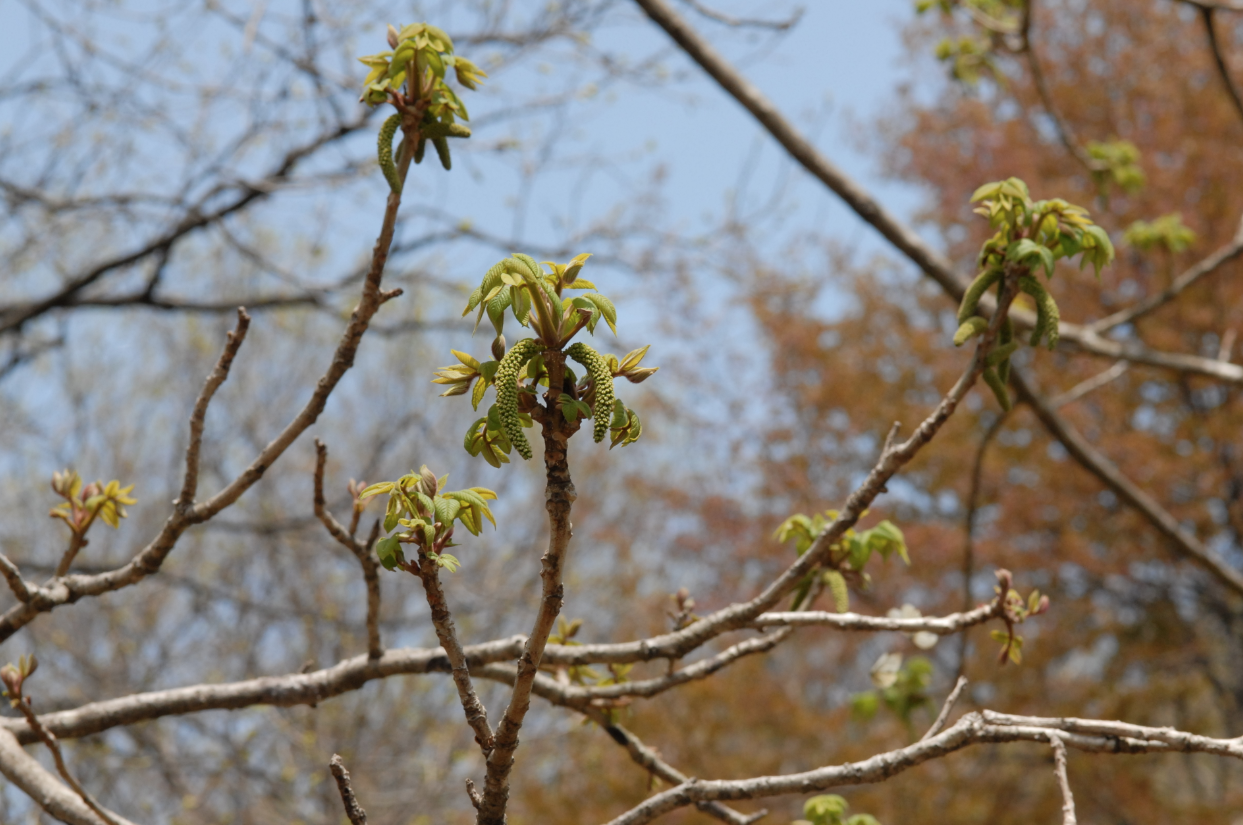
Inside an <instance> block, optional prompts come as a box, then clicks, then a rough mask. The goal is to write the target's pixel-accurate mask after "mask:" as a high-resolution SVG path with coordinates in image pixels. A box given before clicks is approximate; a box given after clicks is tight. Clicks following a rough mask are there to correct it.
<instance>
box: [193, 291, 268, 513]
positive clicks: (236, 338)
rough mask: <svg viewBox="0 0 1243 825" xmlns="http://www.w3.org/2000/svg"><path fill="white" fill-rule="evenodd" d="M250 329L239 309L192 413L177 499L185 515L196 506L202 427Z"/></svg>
mask: <svg viewBox="0 0 1243 825" xmlns="http://www.w3.org/2000/svg"><path fill="white" fill-rule="evenodd" d="M248 329H250V315H248V314H247V313H246V309H245V308H244V307H238V308H237V327H236V328H235V329H234V330H233V331H232V332H230V333H229V334H228V336H227V338H226V341H225V345H224V351H223V352H221V353H220V360H219V361H217V362H216V368H215V369H214V370H212V372H211V375H209V376H207V381H205V382H204V383H203V389H202V390H201V391H200V392H199V397H198V400H197V401H195V402H194V411H193V412H192V413H190V443H189V444H188V445H186V474H185V479H184V480H183V481H182V483H181V495H179V496H178V497H177V508H178V509H179V510H181V511H182V512H185V511H188V510H189V509H190V508H191V507H193V506H194V495H195V493H197V492H198V486H199V451H200V450H201V449H202V447H203V425H204V420H205V419H206V418H207V407H208V406H209V405H210V404H211V400H212V397H213V396H215V394H216V390H218V389H220V385H221V384H223V383H224V382H225V380H227V379H228V377H229V368H230V367H232V366H233V359H234V357H236V356H237V351H238V350H239V349H241V348H242V342H243V341H245V340H246V331H247V330H248Z"/></svg>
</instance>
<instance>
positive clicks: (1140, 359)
mask: <svg viewBox="0 0 1243 825" xmlns="http://www.w3.org/2000/svg"><path fill="white" fill-rule="evenodd" d="M635 2H636V3H637V4H638V5H639V6H640V7H641V8H642V9H643V10H644V11H645V12H647V14H648V16H650V17H651V18H652V19H653V20H654V21H655V22H656V23H657V24H658V25H660V27H661V28H663V29H664V30H665V31H666V32H667V33H668V34H669V36H670V37H672V38H673V40H674V41H675V42H676V43H677V44H678V45H679V46H681V47H682V49H683V50H685V51H686V53H687V54H688V55H689V56H690V57H691V58H692V59H694V60H695V62H696V63H698V64H699V65H700V66H701V67H702V68H703V69H704V71H706V72H707V73H708V74H709V75H710V76H711V77H712V78H713V79H714V80H716V81H717V83H719V84H720V85H721V88H723V89H724V90H725V91H726V92H727V93H729V94H730V95H731V96H732V97H733V98H734V99H735V100H737V101H738V102H739V103H740V104H742V106H743V107H745V108H746V109H747V111H749V112H750V113H751V114H752V115H753V116H754V117H755V119H756V120H757V121H759V123H760V125H762V126H763V127H764V128H765V129H766V130H768V133H769V134H770V135H772V136H773V138H774V139H775V140H776V141H777V142H778V143H780V144H781V145H782V147H784V148H785V150H786V151H787V152H789V153H790V156H791V157H792V158H794V160H796V161H798V163H799V164H801V165H802V166H803V168H804V169H806V170H807V171H808V172H810V173H811V174H812V175H813V176H814V177H815V178H816V179H818V180H819V181H821V182H822V183H823V184H824V185H825V186H827V187H828V188H829V189H830V190H832V191H833V192H835V193H836V194H837V195H838V196H839V197H840V198H841V199H842V200H844V201H845V202H846V204H847V205H848V206H849V207H850V208H851V209H853V210H854V211H855V213H856V214H858V215H859V217H861V218H862V219H863V220H865V221H867V222H868V223H869V224H871V225H872V226H873V227H874V228H875V229H876V230H877V231H878V232H880V234H881V235H882V236H883V237H884V238H885V239H886V240H888V241H889V242H890V243H892V244H893V245H894V247H896V248H897V249H898V251H899V252H901V253H902V254H904V255H905V256H906V257H907V258H909V259H910V260H911V261H912V262H913V263H914V264H915V265H916V266H918V267H919V268H920V269H921V270H923V271H924V273H925V274H926V275H928V277H930V278H932V279H933V280H934V281H936V282H937V283H938V284H939V285H940V286H941V288H942V289H943V290H944V291H945V292H946V294H947V295H949V296H950V297H951V298H953V299H954V300H960V299H961V298H962V295H963V292H964V291H965V290H966V287H967V281H966V279H965V278H963V277H962V276H960V275H959V274H958V273H957V272H955V271H954V267H953V265H952V264H951V263H950V262H949V260H947V259H946V258H945V256H944V255H942V254H941V253H940V252H938V251H936V250H935V249H933V248H932V247H931V246H929V245H928V244H927V243H926V242H925V241H924V240H923V239H922V238H920V237H919V235H918V234H917V233H916V232H915V231H914V230H913V229H911V228H910V227H909V226H907V225H906V224H904V223H902V222H901V221H900V220H898V219H897V218H896V217H895V216H893V215H892V214H890V213H889V212H888V211H887V210H886V209H885V208H884V207H882V206H881V205H880V204H879V203H878V202H877V201H876V200H875V199H874V198H873V197H872V196H871V195H870V194H869V193H868V192H867V191H866V190H864V189H863V188H862V187H861V186H860V185H859V184H858V183H856V182H855V181H854V180H852V179H851V178H850V177H849V176H848V175H847V174H846V173H845V172H843V171H842V170H841V169H839V168H838V167H837V166H836V165H834V164H833V163H832V162H831V161H829V160H828V159H827V158H825V157H824V156H823V155H821V154H820V152H819V151H817V150H816V148H815V147H814V146H812V144H811V143H810V142H809V141H808V140H807V139H806V138H805V137H803V135H801V134H800V133H799V132H798V130H797V129H795V128H794V126H793V125H792V124H791V123H790V122H789V121H788V120H787V119H786V118H785V116H784V115H782V114H781V112H780V110H779V109H778V108H777V107H776V106H775V105H774V104H773V103H772V102H771V101H770V100H768V99H767V98H766V97H764V95H763V94H761V93H760V91H759V90H758V89H756V88H755V86H753V85H752V84H751V82H750V81H748V80H747V79H746V78H745V77H743V76H742V75H741V74H740V73H739V72H738V71H737V69H735V68H734V67H733V66H731V65H730V64H729V63H728V62H727V61H726V60H725V59H724V58H723V57H722V56H721V55H720V54H719V53H718V52H717V51H716V50H715V49H714V48H712V46H711V45H710V44H709V43H708V42H707V41H706V40H704V39H703V38H702V37H700V36H699V35H698V34H696V33H695V31H694V30H693V29H691V28H690V26H688V25H687V24H686V22H685V21H684V20H682V19H681V18H680V17H678V15H677V14H676V13H675V12H674V11H673V10H672V9H671V8H670V7H669V4H668V3H667V2H666V1H665V0H635ZM981 306H989V307H991V304H990V303H989V302H988V301H987V300H986V301H982V302H981ZM1010 318H1011V320H1013V322H1014V323H1015V325H1016V326H1018V327H1019V328H1021V329H1025V330H1030V329H1032V328H1034V326H1035V324H1036V316H1035V313H1033V312H1030V311H1027V310H1024V309H1021V308H1015V309H1012V310H1011V311H1010ZM1059 331H1060V332H1059V334H1060V338H1061V340H1062V341H1065V342H1066V343H1068V344H1072V345H1074V346H1076V347H1079V348H1080V349H1082V350H1083V351H1084V352H1087V353H1090V354H1092V355H1097V356H1104V357H1107V358H1114V359H1117V358H1125V359H1127V360H1128V361H1133V362H1135V363H1140V364H1149V365H1151V366H1155V367H1161V368H1163V369H1170V370H1175V371H1178V372H1188V373H1197V374H1200V375H1208V376H1211V377H1213V378H1218V379H1220V380H1223V381H1229V382H1230V383H1233V384H1243V366H1238V365H1235V364H1223V363H1221V362H1219V361H1216V360H1214V359H1210V358H1201V357H1199V356H1195V355H1182V354H1177V353H1166V352H1159V351H1156V350H1152V349H1150V348H1149V347H1146V346H1144V345H1143V344H1139V343H1134V342H1128V343H1122V342H1119V341H1113V340H1110V339H1107V338H1102V337H1101V336H1100V335H1098V334H1096V333H1095V332H1093V331H1092V330H1091V329H1088V328H1086V327H1083V326H1080V325H1078V324H1071V323H1067V322H1063V323H1062V324H1061V326H1060V327H1059Z"/></svg>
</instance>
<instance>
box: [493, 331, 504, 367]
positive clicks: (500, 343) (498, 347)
mask: <svg viewBox="0 0 1243 825" xmlns="http://www.w3.org/2000/svg"><path fill="white" fill-rule="evenodd" d="M492 357H493V358H495V359H496V360H497V361H500V360H501V359H502V358H504V357H505V336H504V335H498V336H496V338H494V339H493V340H492Z"/></svg>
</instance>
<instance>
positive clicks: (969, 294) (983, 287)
mask: <svg viewBox="0 0 1243 825" xmlns="http://www.w3.org/2000/svg"><path fill="white" fill-rule="evenodd" d="M1001 275H1002V271H1001V270H1000V269H986V270H984V271H983V272H981V273H980V274H979V275H977V276H976V277H975V280H974V281H972V282H971V286H969V287H967V291H966V292H965V293H964V294H963V296H962V303H961V304H959V306H958V323H960V324H965V323H966V322H967V320H968V319H970V318H971V317H972V316H973V315H975V314H976V312H977V310H979V308H980V299H981V298H983V297H984V293H985V292H987V291H988V288H989V287H990V286H992V285H993V284H995V283H997V282H998V281H1000V280H1001Z"/></svg>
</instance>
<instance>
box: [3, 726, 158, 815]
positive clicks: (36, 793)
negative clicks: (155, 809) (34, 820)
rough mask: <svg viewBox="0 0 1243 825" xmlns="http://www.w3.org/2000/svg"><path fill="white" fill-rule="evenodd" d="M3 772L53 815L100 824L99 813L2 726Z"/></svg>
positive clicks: (5, 776) (16, 785)
mask: <svg viewBox="0 0 1243 825" xmlns="http://www.w3.org/2000/svg"><path fill="white" fill-rule="evenodd" d="M0 773H2V774H4V778H5V779H7V780H9V781H10V782H12V783H13V785H14V786H15V787H17V788H19V789H20V790H21V791H22V792H23V793H25V794H26V795H27V796H29V797H30V798H31V799H32V800H34V802H35V804H37V805H38V806H39V807H40V808H42V809H43V810H44V811H46V812H47V814H48V815H49V816H51V817H53V818H55V819H58V820H60V821H61V822H67V823H69V825H99V823H100V819H99V816H98V815H97V814H96V813H95V812H94V811H92V810H91V809H90V808H89V807H87V805H86V803H85V802H83V801H82V799H81V798H80V797H79V796H78V795H77V794H76V793H74V792H73V791H71V790H70V789H69V788H67V787H65V785H64V784H63V783H62V782H61V781H60V780H58V779H57V778H56V777H55V776H53V775H52V774H51V773H50V772H48V770H47V769H46V768H44V767H43V766H42V765H40V764H39V761H38V760H37V759H35V758H34V757H33V756H31V755H30V754H28V753H26V751H25V750H23V749H22V746H21V745H19V744H18V743H17V739H16V738H15V737H14V735H13V734H12V733H11V732H10V731H8V730H0ZM112 817H113V819H114V820H115V821H116V822H117V823H118V825H134V823H132V822H130V821H129V820H127V819H124V818H122V817H120V816H117V815H116V814H112Z"/></svg>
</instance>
